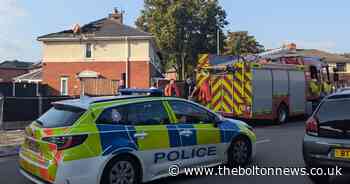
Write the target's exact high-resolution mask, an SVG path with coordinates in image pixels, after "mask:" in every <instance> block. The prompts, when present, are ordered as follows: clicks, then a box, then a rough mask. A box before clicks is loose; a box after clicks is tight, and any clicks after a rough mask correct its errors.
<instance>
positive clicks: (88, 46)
mask: <svg viewBox="0 0 350 184" xmlns="http://www.w3.org/2000/svg"><path fill="white" fill-rule="evenodd" d="M88 50H89V51H90V56H88ZM84 51H85V52H84V57H85V58H86V59H92V58H93V44H92V43H86V44H85V49H84Z"/></svg>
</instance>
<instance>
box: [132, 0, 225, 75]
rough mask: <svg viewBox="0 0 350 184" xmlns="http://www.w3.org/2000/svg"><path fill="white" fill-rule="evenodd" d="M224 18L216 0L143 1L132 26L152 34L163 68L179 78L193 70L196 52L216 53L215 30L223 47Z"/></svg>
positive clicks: (223, 13) (223, 12)
mask: <svg viewBox="0 0 350 184" xmlns="http://www.w3.org/2000/svg"><path fill="white" fill-rule="evenodd" d="M225 19H226V13H225V11H224V10H223V8H222V7H221V6H219V3H218V0H191V1H188V0H145V3H144V9H143V10H142V11H141V16H140V17H138V19H137V21H136V25H137V27H138V28H140V29H142V30H144V31H146V32H149V33H151V34H153V35H154V36H155V41H156V44H157V46H158V47H159V48H160V51H161V53H162V55H163V61H162V66H163V68H164V69H165V70H166V69H169V68H171V67H174V68H175V70H176V71H177V73H178V74H179V75H178V76H180V79H181V78H182V77H183V76H184V75H181V74H185V73H188V72H189V71H191V70H193V68H194V66H195V64H196V63H197V57H198V54H200V53H214V52H216V45H217V39H216V35H217V31H219V33H220V45H221V48H220V49H221V50H223V43H224V33H223V31H222V29H223V28H224V26H225V25H227V21H226V20H225ZM182 68H185V70H187V71H184V72H183V73H182V70H181V69H182ZM181 76H182V77H181Z"/></svg>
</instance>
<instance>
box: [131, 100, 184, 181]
mask: <svg viewBox="0 0 350 184" xmlns="http://www.w3.org/2000/svg"><path fill="white" fill-rule="evenodd" d="M126 109H127V115H126V116H127V118H126V119H127V121H128V122H129V123H130V124H132V125H134V129H135V134H134V138H135V139H136V142H137V148H138V149H137V152H136V154H137V155H138V157H139V158H141V159H142V163H143V165H144V166H146V168H145V169H146V170H145V174H147V177H154V176H157V175H162V174H167V173H168V170H169V162H172V161H173V160H172V159H171V158H170V159H169V157H167V154H168V152H169V150H170V149H177V148H176V147H177V146H181V145H180V144H177V145H176V144H175V143H173V142H180V141H179V140H175V141H174V140H173V142H172V141H171V134H170V132H172V128H174V127H169V126H170V119H169V116H168V112H167V110H166V109H165V108H164V106H163V103H162V101H149V102H142V103H135V104H132V105H128V107H127V108H126Z"/></svg>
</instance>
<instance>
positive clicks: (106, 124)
mask: <svg viewBox="0 0 350 184" xmlns="http://www.w3.org/2000/svg"><path fill="white" fill-rule="evenodd" d="M255 141H256V137H255V134H254V133H253V132H252V130H251V128H250V127H249V126H248V125H247V124H245V123H244V122H242V121H238V120H232V119H225V118H223V117H221V116H220V115H217V114H215V113H213V112H212V111H210V110H209V109H207V108H205V107H203V106H201V105H198V104H196V103H193V102H190V101H187V100H183V99H178V98H172V97H140V96H118V97H110V98H101V97H100V98H89V99H85V100H67V101H61V102H57V103H55V104H54V107H53V108H52V109H51V110H49V111H48V112H47V113H45V114H44V115H43V116H42V117H40V118H39V119H38V120H37V121H35V122H33V123H32V124H31V125H30V126H29V127H27V129H26V141H25V143H24V144H23V146H22V149H21V151H20V167H21V168H20V171H21V173H22V174H23V175H24V176H26V177H27V178H29V179H30V180H32V181H34V182H37V183H55V184H74V183H84V184H90V183H91V184H95V183H103V184H135V183H140V182H147V181H151V180H155V179H158V178H161V177H166V176H169V167H170V166H171V165H177V166H179V169H180V171H181V170H182V169H184V168H188V167H198V166H214V165H218V164H222V163H227V164H228V165H229V166H232V167H235V166H241V165H245V164H246V163H247V162H248V161H249V160H250V159H251V157H252V156H253V155H254V150H255Z"/></svg>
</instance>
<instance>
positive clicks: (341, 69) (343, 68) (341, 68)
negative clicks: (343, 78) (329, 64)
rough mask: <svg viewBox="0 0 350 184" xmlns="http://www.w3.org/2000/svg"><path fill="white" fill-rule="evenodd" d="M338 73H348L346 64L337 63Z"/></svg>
mask: <svg viewBox="0 0 350 184" xmlns="http://www.w3.org/2000/svg"><path fill="white" fill-rule="evenodd" d="M337 71H338V72H346V64H345V63H337Z"/></svg>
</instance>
